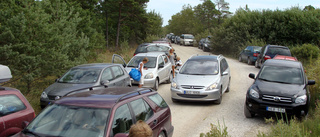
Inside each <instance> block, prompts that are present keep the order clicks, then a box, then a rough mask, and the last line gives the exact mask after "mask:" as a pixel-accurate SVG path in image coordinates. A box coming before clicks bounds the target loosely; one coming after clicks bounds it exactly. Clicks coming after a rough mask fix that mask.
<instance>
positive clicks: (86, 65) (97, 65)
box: [73, 63, 121, 68]
mask: <svg viewBox="0 0 320 137" xmlns="http://www.w3.org/2000/svg"><path fill="white" fill-rule="evenodd" d="M113 65H119V64H114V63H91V64H82V65H78V66H75V67H73V68H106V67H109V66H113ZM120 66H121V65H120Z"/></svg>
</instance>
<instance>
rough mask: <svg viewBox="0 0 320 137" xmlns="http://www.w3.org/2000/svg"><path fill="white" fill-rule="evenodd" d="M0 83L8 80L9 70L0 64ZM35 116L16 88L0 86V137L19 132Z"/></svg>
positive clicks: (9, 76)
mask: <svg viewBox="0 0 320 137" xmlns="http://www.w3.org/2000/svg"><path fill="white" fill-rule="evenodd" d="M0 73H1V74H0V83H2V82H6V81H8V80H10V78H11V77H12V76H11V71H10V69H9V68H8V67H7V66H3V65H0ZM34 117H35V113H34V110H33V108H32V107H31V105H30V104H29V102H28V101H27V99H26V98H25V97H24V96H23V95H22V94H21V92H20V91H19V90H17V89H13V88H8V87H1V86H0V137H7V136H12V135H14V134H16V133H18V132H20V131H21V130H22V129H23V128H24V127H25V126H23V125H27V123H29V122H30V121H31V120H32V119H33V118H34Z"/></svg>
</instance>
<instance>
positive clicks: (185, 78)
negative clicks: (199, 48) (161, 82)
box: [174, 74, 220, 87]
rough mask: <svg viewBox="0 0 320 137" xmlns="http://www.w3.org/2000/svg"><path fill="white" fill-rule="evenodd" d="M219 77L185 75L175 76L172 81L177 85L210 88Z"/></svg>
mask: <svg viewBox="0 0 320 137" xmlns="http://www.w3.org/2000/svg"><path fill="white" fill-rule="evenodd" d="M219 79H220V78H219V75H185V74H177V76H176V77H175V78H174V81H175V82H177V84H179V85H195V86H205V87H207V86H210V85H211V84H213V83H215V82H217V81H219Z"/></svg>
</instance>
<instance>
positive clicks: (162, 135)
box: [158, 131, 166, 137]
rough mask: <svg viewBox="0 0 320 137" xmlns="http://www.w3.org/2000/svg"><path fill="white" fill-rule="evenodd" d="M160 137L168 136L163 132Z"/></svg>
mask: <svg viewBox="0 0 320 137" xmlns="http://www.w3.org/2000/svg"><path fill="white" fill-rule="evenodd" d="M158 137H166V134H164V132H163V131H162V132H161V133H160V134H159V135H158Z"/></svg>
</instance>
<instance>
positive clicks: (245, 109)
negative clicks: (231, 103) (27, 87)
mask: <svg viewBox="0 0 320 137" xmlns="http://www.w3.org/2000/svg"><path fill="white" fill-rule="evenodd" d="M244 115H245V116H246V118H252V117H254V115H255V114H253V113H252V112H250V110H249V109H248V108H247V106H246V103H245V104H244Z"/></svg>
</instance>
